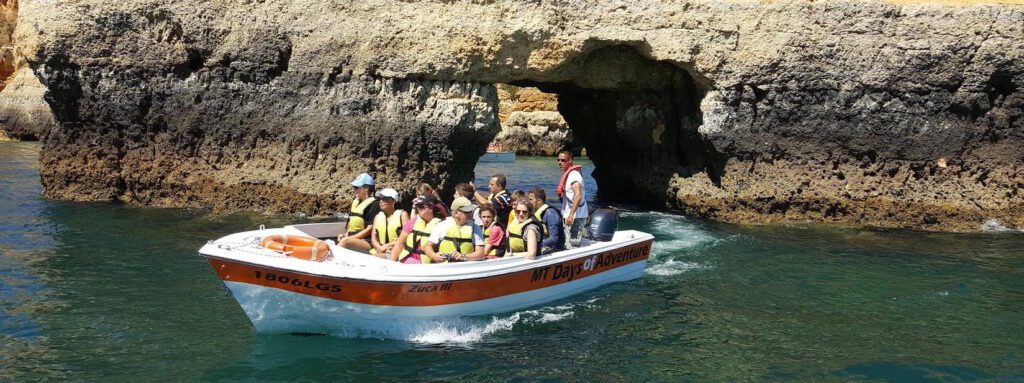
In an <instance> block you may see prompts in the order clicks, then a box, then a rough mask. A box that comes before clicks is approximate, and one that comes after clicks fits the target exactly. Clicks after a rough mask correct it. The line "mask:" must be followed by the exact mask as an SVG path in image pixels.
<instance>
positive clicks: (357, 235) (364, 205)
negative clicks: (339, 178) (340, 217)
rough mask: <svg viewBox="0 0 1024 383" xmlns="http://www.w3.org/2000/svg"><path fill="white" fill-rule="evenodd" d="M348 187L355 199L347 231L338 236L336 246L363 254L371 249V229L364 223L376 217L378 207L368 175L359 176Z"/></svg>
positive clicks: (349, 214) (350, 210) (371, 180)
mask: <svg viewBox="0 0 1024 383" xmlns="http://www.w3.org/2000/svg"><path fill="white" fill-rule="evenodd" d="M350 185H352V190H353V192H354V193H355V198H353V199H352V207H351V208H349V211H348V230H347V231H346V232H345V233H341V234H339V235H338V245H340V246H341V247H344V248H346V249H349V250H355V251H362V252H364V253H365V252H368V251H370V249H372V248H373V245H371V244H370V232H371V231H372V230H373V228H372V227H370V226H369V225H367V224H366V223H367V221H369V220H370V219H373V217H375V216H377V213H378V212H380V206H378V205H377V199H376V198H374V197H373V192H374V185H373V177H370V175H369V174H366V173H362V174H360V175H359V176H357V177H356V179H354V180H352V182H351V183H350Z"/></svg>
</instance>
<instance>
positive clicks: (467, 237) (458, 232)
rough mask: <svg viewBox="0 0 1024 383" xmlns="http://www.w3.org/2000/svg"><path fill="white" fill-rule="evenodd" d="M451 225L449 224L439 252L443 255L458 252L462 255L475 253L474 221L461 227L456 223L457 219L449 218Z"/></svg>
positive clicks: (439, 245)
mask: <svg viewBox="0 0 1024 383" xmlns="http://www.w3.org/2000/svg"><path fill="white" fill-rule="evenodd" d="M448 220H449V221H451V223H449V224H448V231H447V232H445V233H444V238H443V239H441V243H439V244H438V249H439V250H440V251H438V252H439V253H442V254H448V253H452V252H455V251H458V252H460V253H462V254H470V253H472V252H473V248H474V246H473V223H472V221H470V222H466V224H465V225H462V226H459V225H458V224H457V223H455V218H448Z"/></svg>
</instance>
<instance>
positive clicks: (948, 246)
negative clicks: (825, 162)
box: [0, 143, 1024, 382]
mask: <svg viewBox="0 0 1024 383" xmlns="http://www.w3.org/2000/svg"><path fill="white" fill-rule="evenodd" d="M38 149H39V147H38V145H36V144H26V143H0V195H2V196H3V198H0V381H12V382H21V381H40V380H56V381H68V380H71V381H110V380H139V381H166V380H185V381H195V380H202V381H232V382H233V381H262V380H268V381H297V380H304V381H339V380H342V381H348V380H357V379H358V380H399V379H404V380H414V381H420V380H428V379H430V380H434V379H450V380H455V379H460V380H471V381H476V380H488V381H495V380H497V381H507V380H524V381H533V380H540V379H552V380H573V381H578V380H583V381H590V380H596V381H751V380H755V381H756V380H766V381H778V380H794V381H850V380H855V381H925V382H927V381H986V380H988V381H1013V380H1017V381H1019V380H1021V379H1022V377H1024V367H1022V366H1024V347H1022V345H1024V238H1022V235H1020V234H1019V233H986V234H930V233H912V232H895V231H873V230H859V229H851V228H841V227H833V226H822V225H791V226H736V225H728V224H720V223H713V222H705V221H699V220H692V219H686V218H684V217H680V216H677V215H672V214H664V213H651V212H636V211H626V212H624V214H623V216H622V222H621V227H622V228H628V229H639V230H644V231H648V232H652V233H653V234H654V235H655V236H656V238H657V239H656V241H655V244H654V249H653V251H652V258H651V261H650V262H649V266H648V270H647V273H648V275H647V276H645V277H643V278H641V279H638V280H635V281H632V282H628V283H619V284H614V285H610V286H607V287H604V288H601V289H598V290H596V291H591V292H587V293H584V294H580V295H578V296H576V297H572V298H569V299H566V300H563V301H560V302H554V303H552V304H550V305H547V306H545V307H538V308H533V309H529V310H523V311H520V312H513V313H506V314H501V315H494V316H487V317H475V318H461V319H453V320H442V321H438V322H437V323H433V322H432V323H429V326H409V327H408V328H410V329H414V330H410V331H400V330H401V329H396V328H392V329H391V330H392V331H390V332H388V333H387V334H389V335H387V336H380V335H376V336H375V335H367V334H348V335H349V336H358V337H354V338H345V337H331V336H297V335H291V336H280V335H275V336H258V335H254V334H253V332H252V329H251V326H250V325H249V323H248V322H247V319H246V317H245V315H244V314H243V313H242V312H241V309H239V308H238V306H237V304H236V303H235V302H234V300H233V299H232V298H231V297H230V295H228V294H227V293H226V291H225V289H224V288H223V286H222V284H221V283H220V281H219V280H217V278H216V276H215V275H214V273H213V272H212V271H211V270H209V266H208V264H207V263H206V262H205V261H204V260H203V259H202V258H200V257H198V256H196V250H197V249H198V248H199V247H200V246H201V245H202V244H203V243H204V242H205V241H206V240H208V239H212V238H216V237H219V236H221V235H224V234H226V233H231V232H237V231H241V230H245V229H251V228H254V227H257V226H258V225H259V224H260V223H264V224H267V225H269V226H275V225H281V224H284V223H286V222H291V221H292V220H293V219H292V218H289V217H263V216H252V215H245V214H237V215H230V216H212V215H209V214H207V213H206V212H203V211H195V210H183V209H154V208H139V207H129V206H119V205H110V204H81V203H63V202H57V201H50V200H45V199H42V198H40V197H39V193H40V186H39V183H38V180H37V178H38V172H37V169H36V159H35V158H36V157H35V156H36V153H37V151H38ZM494 166H495V165H483V164H481V165H480V166H479V167H478V168H477V172H476V173H477V181H476V182H477V185H485V184H486V177H487V176H488V175H490V174H492V173H495V172H499V171H500V172H504V173H506V174H507V175H508V176H509V182H510V184H509V188H510V189H528V188H532V187H537V186H540V187H544V188H546V189H548V190H549V193H552V194H553V190H554V187H555V184H556V183H557V178H558V176H559V171H558V169H557V164H555V163H554V161H553V160H551V159H550V158H525V159H524V158H521V159H520V161H517V163H516V166H515V167H512V168H509V167H507V166H502V167H494ZM587 170H588V171H590V170H592V169H590V168H588V169H587ZM588 181H589V182H592V180H589V179H588ZM587 186H588V189H589V190H593V185H592V183H588V185H587ZM591 197H592V196H591ZM594 203H600V202H599V201H596V202H594Z"/></svg>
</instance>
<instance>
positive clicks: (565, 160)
mask: <svg viewBox="0 0 1024 383" xmlns="http://www.w3.org/2000/svg"><path fill="white" fill-rule="evenodd" d="M558 162H569V159H567V158H559V159H558Z"/></svg>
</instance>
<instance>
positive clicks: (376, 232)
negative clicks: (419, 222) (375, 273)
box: [370, 188, 409, 257]
mask: <svg viewBox="0 0 1024 383" xmlns="http://www.w3.org/2000/svg"><path fill="white" fill-rule="evenodd" d="M374 196H375V197H377V203H378V204H380V213H377V215H376V216H374V217H373V232H372V233H371V234H372V235H370V246H373V248H372V249H370V254H373V255H378V254H379V255H380V256H382V257H388V255H389V254H390V253H391V249H392V248H393V247H396V245H397V244H399V243H401V242H398V236H399V232H401V230H402V226H404V225H405V223H406V222H407V221H409V213H407V212H406V211H405V210H402V209H395V204H396V203H398V192H397V191H395V189H392V188H385V189H381V190H380V191H379V192H377V194H376V195H374Z"/></svg>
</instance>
